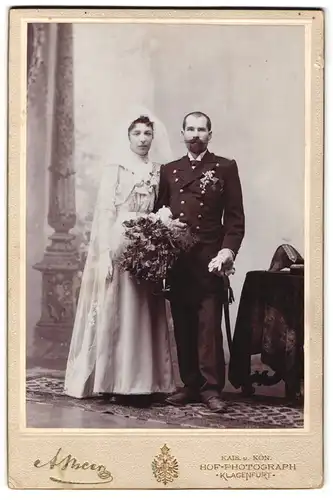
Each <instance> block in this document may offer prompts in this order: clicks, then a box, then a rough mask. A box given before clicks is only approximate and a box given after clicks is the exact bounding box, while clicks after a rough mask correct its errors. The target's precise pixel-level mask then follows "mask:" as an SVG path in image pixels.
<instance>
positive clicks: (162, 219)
mask: <svg viewBox="0 0 333 500" xmlns="http://www.w3.org/2000/svg"><path fill="white" fill-rule="evenodd" d="M170 222H171V212H170V210H169V209H168V208H166V207H163V208H161V209H160V210H159V211H158V212H157V213H156V214H149V215H144V216H141V217H138V218H137V219H131V220H129V221H125V222H123V225H124V227H125V235H124V236H125V239H126V240H127V244H126V246H125V249H124V251H123V253H122V254H121V256H120V257H119V258H118V265H119V266H120V269H122V270H124V271H129V273H130V274H131V275H132V276H133V277H135V278H136V279H137V281H138V282H140V281H151V282H154V283H158V282H160V281H162V280H164V279H165V278H166V276H167V273H168V271H169V270H170V269H171V268H172V266H173V265H174V263H175V262H176V260H177V258H178V257H179V255H180V254H181V253H183V252H188V251H189V250H190V249H191V248H192V247H193V246H194V245H195V243H196V241H197V240H196V237H195V236H194V235H193V234H192V232H191V230H190V228H188V227H186V228H185V229H181V230H180V229H177V228H175V227H173V226H172V224H170Z"/></svg>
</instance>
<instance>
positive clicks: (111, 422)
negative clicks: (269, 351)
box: [26, 369, 304, 429]
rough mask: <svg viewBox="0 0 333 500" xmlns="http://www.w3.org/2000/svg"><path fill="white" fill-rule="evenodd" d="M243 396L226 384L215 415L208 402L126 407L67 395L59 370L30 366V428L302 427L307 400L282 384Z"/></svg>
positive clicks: (28, 387)
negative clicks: (221, 408) (296, 398)
mask: <svg viewBox="0 0 333 500" xmlns="http://www.w3.org/2000/svg"><path fill="white" fill-rule="evenodd" d="M254 387H255V389H256V392H255V395H253V396H252V397H245V396H244V395H243V394H242V393H241V392H240V391H235V390H234V389H233V388H232V386H230V384H227V385H226V387H225V391H224V393H223V398H224V399H225V400H226V402H227V408H226V411H225V412H224V413H223V414H213V413H211V412H209V411H208V410H207V409H206V407H205V406H204V405H201V404H192V405H187V406H184V407H173V406H170V405H166V404H164V403H155V404H153V405H152V406H150V407H148V408H140V407H137V406H136V407H135V406H127V405H126V406H124V405H120V404H116V403H114V402H108V401H105V400H104V399H103V398H101V397H94V398H89V399H84V400H77V399H73V398H69V397H68V396H66V395H64V394H63V375H62V374H61V373H60V372H45V370H44V371H41V370H38V369H35V370H29V371H28V373H27V380H26V396H27V397H26V403H27V405H26V408H27V415H26V418H27V427H33V428H89V429H115V428H117V429H124V428H147V429H153V428H155V429H171V428H173V429H191V428H195V429H203V428H216V429H286V428H302V427H303V425H304V418H303V405H302V404H300V403H298V404H296V403H294V402H292V403H290V402H287V400H286V399H285V398H284V388H283V384H282V383H280V384H277V385H276V386H274V387H257V386H254Z"/></svg>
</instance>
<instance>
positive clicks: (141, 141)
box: [128, 123, 153, 156]
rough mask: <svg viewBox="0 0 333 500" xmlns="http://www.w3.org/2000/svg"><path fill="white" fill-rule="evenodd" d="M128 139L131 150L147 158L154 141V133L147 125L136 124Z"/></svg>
mask: <svg viewBox="0 0 333 500" xmlns="http://www.w3.org/2000/svg"><path fill="white" fill-rule="evenodd" d="M128 138H129V141H130V148H131V150H132V151H133V152H134V153H136V154H137V155H139V156H146V155H147V153H148V151H149V150H150V147H151V143H152V140H153V131H152V129H151V127H149V126H148V125H146V124H145V123H136V124H135V126H134V128H133V129H132V130H131V131H130V133H129V135H128Z"/></svg>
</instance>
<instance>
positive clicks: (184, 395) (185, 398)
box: [165, 391, 200, 406]
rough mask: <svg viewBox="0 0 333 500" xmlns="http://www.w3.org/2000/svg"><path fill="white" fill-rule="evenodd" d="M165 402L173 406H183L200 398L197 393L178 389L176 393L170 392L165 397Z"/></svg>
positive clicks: (198, 400)
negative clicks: (170, 393)
mask: <svg viewBox="0 0 333 500" xmlns="http://www.w3.org/2000/svg"><path fill="white" fill-rule="evenodd" d="M165 401H166V403H168V404H170V405H173V406H183V405H187V404H189V403H199V402H200V398H199V396H198V395H196V394H194V393H191V392H188V391H179V392H176V394H172V395H171V396H169V397H168V398H166V400H165Z"/></svg>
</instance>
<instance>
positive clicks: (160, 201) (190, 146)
mask: <svg viewBox="0 0 333 500" xmlns="http://www.w3.org/2000/svg"><path fill="white" fill-rule="evenodd" d="M121 132H122V135H123V137H125V138H126V144H124V141H123V140H121V139H120V138H119V140H117V153H115V152H114V157H115V161H113V163H112V164H111V165H109V166H107V167H106V168H105V169H104V173H103V177H102V179H101V183H100V189H99V193H98V198H97V203H96V208H95V214H94V220H93V225H92V231H91V240H90V246H89V252H88V257H87V261H86V265H85V269H84V273H83V278H82V285H81V290H80V296H79V301H78V306H77V312H76V318H75V324H74V329H73V335H72V340H71V345H70V351H69V357H68V363H67V370H66V378H65V392H66V394H68V395H70V396H72V397H76V398H84V397H89V396H92V395H93V394H96V393H104V394H109V395H115V396H118V397H122V398H125V399H126V397H133V396H138V397H145V396H146V397H147V396H148V397H150V396H153V395H155V394H160V393H162V394H166V395H169V396H168V397H167V399H166V401H167V402H168V403H169V404H173V405H185V404H188V403H192V402H198V401H200V402H202V403H204V404H205V405H207V407H208V408H209V409H210V410H211V411H212V412H221V411H223V410H224V402H223V400H222V399H221V391H222V389H223V387H224V384H225V361H224V353H223V339H222V331H221V322H222V307H223V300H225V290H224V280H223V279H222V273H224V272H231V270H232V269H233V263H234V259H235V257H236V255H237V253H238V250H239V248H240V245H241V243H242V240H243V237H244V210H243V201H242V190H241V184H240V180H239V176H238V168H237V164H236V162H235V161H234V160H228V159H226V158H223V157H220V156H217V155H215V154H214V153H212V152H210V151H209V150H208V149H207V147H208V143H209V141H210V139H211V137H212V127H211V120H210V118H209V117H208V116H207V115H206V114H204V113H202V112H191V113H189V114H188V115H187V116H186V117H185V118H184V121H183V124H182V131H181V133H182V137H183V139H184V143H185V145H186V148H187V150H188V151H187V154H186V155H185V156H183V157H182V158H180V159H179V160H176V161H171V162H170V161H169V162H167V163H164V164H163V165H162V166H161V165H160V163H162V160H160V163H157V162H155V161H152V160H151V155H150V152H151V151H152V149H153V148H152V146H155V152H156V153H157V156H158V155H159V154H160V155H161V157H162V156H163V155H162V150H163V153H164V152H165V146H166V141H167V135H166V133H165V128H163V125H162V124H161V123H160V122H159V121H158V120H157V119H156V118H153V117H152V115H151V114H150V115H138V116H134V117H133V119H132V120H131V121H128V122H127V124H126V130H122V131H121ZM120 143H121V144H122V145H121V146H120ZM117 156H118V157H117ZM163 161H164V160H163ZM164 206H165V207H168V208H169V209H170V210H171V213H172V219H170V220H169V221H168V223H169V224H174V225H176V226H177V227H179V228H181V227H183V226H184V225H186V224H187V225H189V226H190V227H191V228H192V230H193V231H194V232H195V233H196V235H197V237H198V243H197V244H196V245H195V247H194V248H193V249H192V250H191V251H190V253H189V254H187V253H186V254H184V255H183V256H182V257H181V258H179V260H178V261H177V263H176V264H175V266H174V267H173V269H172V271H171V272H170V275H169V276H168V280H167V281H168V286H169V287H170V296H169V300H170V304H171V312H172V318H173V324H174V334H175V340H176V344H177V354H178V363H179V371H180V376H181V379H182V382H183V384H184V387H183V388H182V389H180V390H178V391H176V390H175V389H176V388H175V382H174V374H173V366H172V359H171V346H170V338H169V330H168V323H167V316H166V304H165V299H164V297H163V296H162V295H158V294H155V293H153V285H152V284H150V283H149V282H144V283H140V284H138V283H137V282H136V281H135V280H133V279H132V278H131V276H130V275H129V274H128V273H127V272H123V271H120V270H119V269H118V267H117V263H116V257H117V255H119V252H121V249H122V246H123V245H124V238H123V236H124V228H123V226H122V222H123V221H124V220H128V219H132V218H133V217H136V216H138V215H142V214H147V213H150V212H152V211H154V212H157V211H158V210H159V209H161V208H162V207H164ZM222 221H223V222H222Z"/></svg>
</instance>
